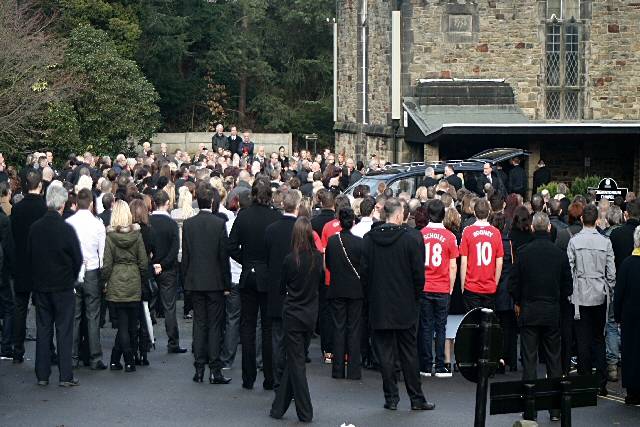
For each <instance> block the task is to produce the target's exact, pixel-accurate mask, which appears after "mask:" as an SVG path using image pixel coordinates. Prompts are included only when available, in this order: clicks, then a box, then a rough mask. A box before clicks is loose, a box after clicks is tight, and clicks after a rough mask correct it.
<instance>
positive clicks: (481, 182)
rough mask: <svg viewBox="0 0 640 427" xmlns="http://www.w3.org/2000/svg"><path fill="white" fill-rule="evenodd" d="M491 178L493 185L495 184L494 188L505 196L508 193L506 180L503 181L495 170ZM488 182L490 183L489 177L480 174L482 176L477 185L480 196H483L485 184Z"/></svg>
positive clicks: (477, 192)
mask: <svg viewBox="0 0 640 427" xmlns="http://www.w3.org/2000/svg"><path fill="white" fill-rule="evenodd" d="M491 179H492V182H491V185H492V186H493V189H494V190H495V191H496V192H497V193H498V194H501V195H503V196H505V195H506V194H507V189H506V188H505V186H504V182H502V180H501V179H500V177H499V176H498V175H497V174H496V173H495V172H491ZM488 183H489V179H488V178H487V177H486V176H485V175H484V174H483V175H480V177H479V178H478V179H477V181H476V186H477V188H476V194H478V195H479V196H483V195H484V185H485V184H488Z"/></svg>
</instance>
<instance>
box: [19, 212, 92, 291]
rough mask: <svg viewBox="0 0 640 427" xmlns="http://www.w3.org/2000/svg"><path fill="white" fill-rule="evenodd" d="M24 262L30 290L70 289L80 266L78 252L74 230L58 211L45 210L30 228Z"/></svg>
mask: <svg viewBox="0 0 640 427" xmlns="http://www.w3.org/2000/svg"><path fill="white" fill-rule="evenodd" d="M26 261H27V271H28V273H29V276H30V278H31V285H32V287H33V288H32V289H33V291H36V292H59V291H65V290H68V289H73V288H74V286H75V283H76V281H77V279H78V273H80V267H81V266H82V249H80V241H79V240H78V235H77V234H76V231H75V230H74V229H73V227H72V226H70V225H69V224H67V223H66V222H65V221H64V220H63V219H62V217H61V216H60V214H59V213H58V212H55V211H51V210H50V211H47V213H45V215H44V216H43V217H42V218H40V219H39V220H37V221H36V222H34V223H33V225H32V226H31V230H30V232H29V237H28V240H27V252H26Z"/></svg>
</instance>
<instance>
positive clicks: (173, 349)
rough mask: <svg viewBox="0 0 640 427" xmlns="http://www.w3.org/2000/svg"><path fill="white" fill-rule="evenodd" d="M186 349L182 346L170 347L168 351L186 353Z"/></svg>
mask: <svg viewBox="0 0 640 427" xmlns="http://www.w3.org/2000/svg"><path fill="white" fill-rule="evenodd" d="M186 352H187V349H186V348H182V347H176V348H170V349H169V353H175V354H182V353H186Z"/></svg>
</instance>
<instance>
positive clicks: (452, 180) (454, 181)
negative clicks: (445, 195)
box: [446, 174, 462, 191]
mask: <svg viewBox="0 0 640 427" xmlns="http://www.w3.org/2000/svg"><path fill="white" fill-rule="evenodd" d="M446 180H447V182H448V183H449V184H451V185H453V187H454V188H455V189H456V191H458V190H459V189H461V188H462V179H460V177H459V176H458V175H456V174H453V175H449V176H448V177H447V178H446Z"/></svg>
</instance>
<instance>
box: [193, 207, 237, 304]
mask: <svg viewBox="0 0 640 427" xmlns="http://www.w3.org/2000/svg"><path fill="white" fill-rule="evenodd" d="M228 245H229V242H228V238H227V227H226V224H225V221H224V220H223V219H220V218H218V217H217V216H215V215H213V214H212V213H211V212H210V211H204V210H201V211H200V212H198V214H197V215H196V216H194V217H192V218H189V219H187V220H185V221H184V223H183V225H182V272H183V274H184V289H185V290H186V291H202V292H214V291H228V290H231V265H230V264H229V252H228Z"/></svg>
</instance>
